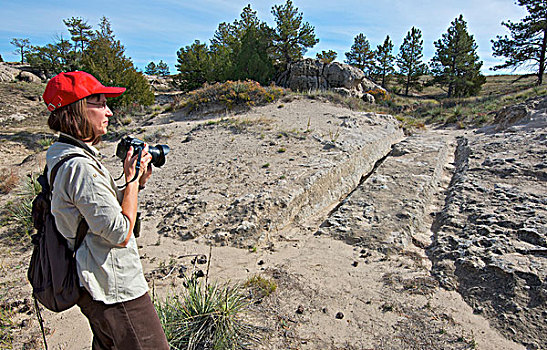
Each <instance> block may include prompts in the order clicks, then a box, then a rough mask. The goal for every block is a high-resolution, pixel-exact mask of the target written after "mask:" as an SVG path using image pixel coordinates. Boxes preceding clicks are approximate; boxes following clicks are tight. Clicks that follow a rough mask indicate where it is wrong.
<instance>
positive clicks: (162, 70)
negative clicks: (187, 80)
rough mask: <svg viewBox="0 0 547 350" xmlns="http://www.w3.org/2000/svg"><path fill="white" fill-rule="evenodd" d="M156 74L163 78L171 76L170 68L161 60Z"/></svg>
mask: <svg viewBox="0 0 547 350" xmlns="http://www.w3.org/2000/svg"><path fill="white" fill-rule="evenodd" d="M156 74H157V75H160V76H162V77H165V76H167V75H169V74H170V72H169V66H168V65H167V63H165V62H163V61H162V60H160V61H159V62H158V64H157V65H156Z"/></svg>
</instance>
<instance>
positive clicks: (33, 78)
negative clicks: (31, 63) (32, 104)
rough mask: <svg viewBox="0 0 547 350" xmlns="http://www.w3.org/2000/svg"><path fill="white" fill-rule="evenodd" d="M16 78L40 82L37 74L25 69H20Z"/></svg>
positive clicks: (28, 81)
mask: <svg viewBox="0 0 547 350" xmlns="http://www.w3.org/2000/svg"><path fill="white" fill-rule="evenodd" d="M17 80H19V81H24V82H26V83H40V82H41V81H42V80H41V79H40V78H39V77H38V76H36V75H34V74H32V73H30V72H25V71H22V72H20V73H19V74H18V75H17Z"/></svg>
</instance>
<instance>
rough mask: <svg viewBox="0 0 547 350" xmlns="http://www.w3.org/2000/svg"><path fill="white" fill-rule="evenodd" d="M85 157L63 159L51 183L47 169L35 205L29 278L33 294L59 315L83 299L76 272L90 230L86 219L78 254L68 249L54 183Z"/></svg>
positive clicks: (78, 240)
mask: <svg viewBox="0 0 547 350" xmlns="http://www.w3.org/2000/svg"><path fill="white" fill-rule="evenodd" d="M74 157H85V156H84V155H82V154H69V155H67V156H65V157H64V158H62V159H61V160H59V161H58V162H57V164H55V166H54V167H53V169H52V171H51V178H50V181H49V184H51V187H50V185H49V184H48V179H47V171H48V170H47V166H46V168H45V169H44V173H43V174H42V175H40V176H39V177H38V182H39V183H40V185H41V186H42V191H41V192H40V193H39V194H38V195H37V196H36V198H35V199H34V201H33V202H32V219H33V222H34V228H35V229H36V233H35V234H33V235H32V243H33V245H34V247H33V251H32V257H31V259H30V264H29V267H28V271H27V277H28V280H29V282H30V284H31V285H32V295H33V297H34V298H35V301H36V300H38V301H39V302H40V303H41V304H42V305H44V306H45V307H46V308H47V309H49V310H51V311H55V312H60V311H64V310H67V309H69V308H71V307H72V306H74V305H75V304H76V302H77V301H78V299H79V297H80V281H79V278H78V272H77V270H76V250H77V249H78V248H79V246H80V244H81V243H82V242H83V240H84V237H85V235H86V233H87V230H88V225H87V222H86V221H85V219H83V218H82V220H81V221H80V223H79V225H78V230H77V233H76V242H75V244H74V251H72V250H70V248H69V247H68V242H67V240H66V239H65V237H64V236H63V235H62V234H61V233H60V232H59V231H58V230H57V227H56V226H55V218H54V216H53V214H52V213H51V197H52V192H53V183H54V181H55V176H56V175H57V171H58V170H59V167H60V166H61V165H62V164H63V163H65V162H66V161H68V160H70V159H72V158H74Z"/></svg>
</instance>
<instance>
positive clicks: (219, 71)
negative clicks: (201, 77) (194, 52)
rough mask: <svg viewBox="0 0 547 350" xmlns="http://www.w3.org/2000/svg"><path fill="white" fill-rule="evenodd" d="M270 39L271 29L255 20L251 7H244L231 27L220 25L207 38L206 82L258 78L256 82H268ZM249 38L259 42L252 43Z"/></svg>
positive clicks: (256, 18)
mask: <svg viewBox="0 0 547 350" xmlns="http://www.w3.org/2000/svg"><path fill="white" fill-rule="evenodd" d="M249 31H251V32H250V33H248V32H249ZM272 36H273V29H271V28H270V27H268V26H267V25H266V23H264V22H261V21H260V20H259V19H258V17H257V15H256V11H254V10H253V9H252V8H251V5H247V6H246V7H244V8H243V10H242V11H241V14H240V17H239V19H236V20H235V21H234V22H233V23H231V24H230V23H225V22H223V23H221V24H220V25H219V26H218V29H217V31H216V32H215V35H214V37H213V39H211V45H210V47H209V50H210V56H211V57H210V59H211V75H210V79H212V80H213V81H225V80H237V79H254V78H257V77H261V78H260V80H262V81H269V78H270V76H271V75H272V72H271V65H272V63H271V57H270V56H271V51H272V50H271V48H272V44H271V42H272ZM250 37H253V38H254V40H259V41H260V42H256V43H253V42H251V40H250ZM257 50H258V51H257ZM261 64H263V66H262V68H260V65H261ZM250 67H254V68H250ZM260 70H261V71H260ZM267 76H268V77H267Z"/></svg>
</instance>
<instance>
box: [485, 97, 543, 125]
mask: <svg viewBox="0 0 547 350" xmlns="http://www.w3.org/2000/svg"><path fill="white" fill-rule="evenodd" d="M494 122H495V126H494V129H495V130H496V131H501V130H508V131H517V130H518V129H523V128H524V129H530V128H545V127H546V126H547V97H546V96H541V97H536V98H532V99H529V100H527V101H526V102H524V103H519V104H516V105H513V106H507V107H504V108H502V109H501V110H500V111H499V112H498V113H497V114H496V117H495V119H494Z"/></svg>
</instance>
